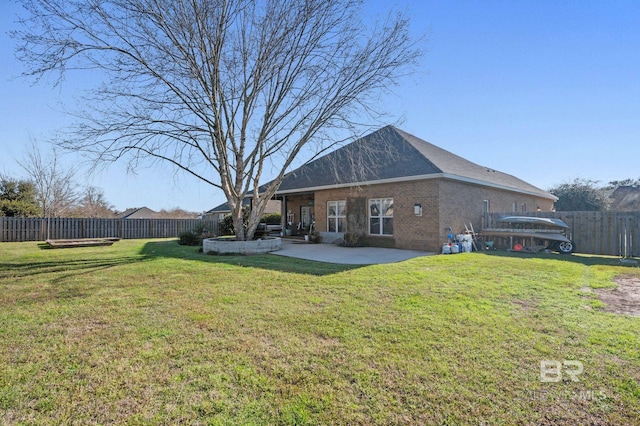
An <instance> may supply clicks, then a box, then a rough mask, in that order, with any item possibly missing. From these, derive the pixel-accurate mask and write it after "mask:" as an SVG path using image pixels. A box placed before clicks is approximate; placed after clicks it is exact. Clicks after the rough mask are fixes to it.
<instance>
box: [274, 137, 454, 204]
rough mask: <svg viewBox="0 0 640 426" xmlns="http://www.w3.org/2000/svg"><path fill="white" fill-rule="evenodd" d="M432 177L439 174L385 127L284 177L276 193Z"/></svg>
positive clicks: (423, 158)
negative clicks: (424, 176) (420, 176)
mask: <svg viewBox="0 0 640 426" xmlns="http://www.w3.org/2000/svg"><path fill="white" fill-rule="evenodd" d="M436 173H442V170H440V169H439V168H438V167H437V166H436V165H434V164H433V163H432V162H431V161H430V160H429V158H428V157H425V156H423V155H420V152H418V151H417V150H416V149H415V147H413V146H412V145H411V144H409V143H407V141H406V140H405V138H404V137H403V135H402V134H401V133H399V132H398V131H396V129H395V128H393V127H391V126H387V127H384V128H382V129H380V130H378V131H376V132H373V133H371V134H369V135H367V136H364V137H363V138H361V139H358V140H356V141H355V142H352V143H350V144H348V145H345V146H343V147H342V148H339V149H337V150H335V151H333V152H331V153H329V154H327V155H325V156H323V157H321V158H318V159H317V160H315V161H312V162H310V163H308V164H306V165H304V166H302V167H300V168H299V169H297V170H294V171H293V172H291V173H289V174H287V176H286V177H285V179H284V180H283V182H282V184H281V185H280V189H279V191H286V190H288V189H300V188H305V187H318V186H331V185H341V184H350V183H361V182H370V181H377V180H384V179H396V178H401V177H407V176H416V175H424V174H436Z"/></svg>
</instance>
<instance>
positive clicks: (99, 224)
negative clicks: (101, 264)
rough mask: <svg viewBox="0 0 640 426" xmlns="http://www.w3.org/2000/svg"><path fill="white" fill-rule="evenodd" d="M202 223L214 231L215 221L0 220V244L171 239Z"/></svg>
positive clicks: (1, 218)
mask: <svg viewBox="0 0 640 426" xmlns="http://www.w3.org/2000/svg"><path fill="white" fill-rule="evenodd" d="M202 224H204V226H205V227H206V229H208V230H209V231H210V232H212V233H215V232H217V231H218V222H217V221H216V220H206V221H205V220H201V219H88V218H23V217H0V242H18V241H44V240H47V239H56V240H57V239H77V238H109V237H117V238H123V239H135V238H172V237H177V236H178V235H179V234H180V233H182V232H185V231H189V230H192V229H194V228H196V227H197V226H201V225H202Z"/></svg>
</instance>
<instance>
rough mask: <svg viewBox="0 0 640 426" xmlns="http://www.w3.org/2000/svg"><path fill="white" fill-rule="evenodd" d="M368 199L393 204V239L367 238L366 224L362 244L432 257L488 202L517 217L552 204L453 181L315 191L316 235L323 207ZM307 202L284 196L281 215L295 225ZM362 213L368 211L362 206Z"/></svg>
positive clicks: (477, 223) (478, 217)
mask: <svg viewBox="0 0 640 426" xmlns="http://www.w3.org/2000/svg"><path fill="white" fill-rule="evenodd" d="M358 198H359V199H360V200H357V199H358ZM371 198H393V203H394V211H393V215H394V217H393V222H394V223H393V228H394V231H393V233H394V235H393V236H372V235H369V234H368V229H369V228H368V223H364V224H362V226H363V229H361V230H356V231H361V232H363V233H364V234H365V235H364V236H365V238H364V241H363V242H364V244H366V245H373V246H381V247H396V248H402V249H413V250H425V251H434V252H438V251H440V248H441V247H442V244H443V243H444V242H446V241H447V239H446V235H447V228H448V227H451V228H452V229H453V233H454V234H459V233H462V232H463V231H464V229H465V224H467V225H469V223H472V224H473V226H474V229H475V230H476V231H479V230H480V229H482V218H483V211H484V210H483V209H484V207H483V206H484V203H483V201H484V200H488V201H489V207H490V211H511V210H512V207H513V203H516V206H517V209H518V211H520V209H521V206H522V205H523V204H526V206H527V210H529V211H535V210H538V209H540V210H542V211H551V210H552V209H553V201H551V200H547V199H544V198H541V197H535V196H530V195H525V194H520V193H517V192H511V191H505V190H500V189H494V188H489V187H485V186H481V185H474V184H470V183H465V182H459V181H453V180H446V179H426V180H421V181H409V182H399V183H387V184H379V185H369V186H361V187H352V188H338V189H328V190H322V191H317V192H316V193H315V199H314V208H315V220H316V229H317V230H318V231H320V232H324V231H327V202H328V201H338V200H347V205H349V203H350V201H349V200H351V202H360V203H362V200H369V199H371ZM308 202H309V199H306V198H300V199H299V200H298V198H297V197H293V196H288V197H287V209H290V210H292V212H293V213H294V214H295V215H296V218H297V220H299V214H300V206H301V205H308ZM415 204H420V205H421V206H422V216H416V215H415V214H414V205H415ZM366 208H367V211H368V205H367V207H366ZM348 215H349V211H347V217H348ZM348 222H349V220H348ZM365 222H368V221H365ZM352 227H353V226H352V223H350V224H349V229H347V232H353V231H354V230H353V229H351V228H352Z"/></svg>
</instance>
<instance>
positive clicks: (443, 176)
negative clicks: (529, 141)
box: [276, 173, 558, 201]
mask: <svg viewBox="0 0 640 426" xmlns="http://www.w3.org/2000/svg"><path fill="white" fill-rule="evenodd" d="M427 179H450V180H456V181H459V182H466V183H471V184H474V185H482V186H488V187H490V188H496V189H501V190H504V191H511V192H519V193H521V194H527V195H533V196H536V197H542V198H547V199H550V200H553V201H557V200H558V198H557V197H555V196H553V195H552V196H545V195H543V194H540V193H537V192H533V191H526V190H522V189H516V188H511V187H509V186H504V185H499V184H495V183H491V182H486V181H483V180H479V179H473V178H468V177H464V176H458V175H452V174H449V173H432V174H428V175H415V176H404V177H398V178H390V179H378V180H369V181H364V182H354V183H340V184H335V185H322V186H310V187H307V188H298V189H286V190H283V191H281V190H278V191H276V195H287V194H297V193H299V192H313V191H323V190H327V189H339V188H349V187H351V186H368V185H380V184H384V183H398V182H411V181H415V180H427Z"/></svg>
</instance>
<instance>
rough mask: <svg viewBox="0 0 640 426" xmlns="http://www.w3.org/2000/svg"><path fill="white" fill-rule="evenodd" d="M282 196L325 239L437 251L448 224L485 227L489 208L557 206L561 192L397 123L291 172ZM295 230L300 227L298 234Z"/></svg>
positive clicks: (299, 221) (299, 223)
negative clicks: (462, 153) (475, 160)
mask: <svg viewBox="0 0 640 426" xmlns="http://www.w3.org/2000/svg"><path fill="white" fill-rule="evenodd" d="M276 198H277V199H279V200H281V201H282V211H283V218H284V219H285V220H286V221H288V222H290V223H292V224H293V227H294V228H296V229H297V230H300V231H302V232H304V230H305V228H306V227H307V225H308V224H309V223H311V222H313V221H315V226H316V231H317V232H320V234H321V235H322V236H323V241H324V242H334V241H336V240H338V241H339V240H342V239H344V240H345V241H346V242H347V243H351V244H357V245H371V246H381V247H396V248H405V249H417V250H427V251H437V250H439V248H440V247H441V245H442V243H443V242H445V241H446V235H447V234H448V228H452V230H453V232H454V233H461V232H462V231H463V230H464V229H465V224H466V225H468V224H470V223H471V224H473V226H474V228H475V229H476V230H479V229H481V226H482V218H483V216H484V213H485V212H490V211H551V210H552V209H553V204H554V201H555V200H556V197H555V196H553V195H552V194H550V193H549V192H546V191H543V190H541V189H539V188H537V187H535V186H533V185H531V184H529V183H527V182H524V181H523V180H521V179H518V178H516V177H514V176H511V175H508V174H505V173H502V172H499V171H497V170H493V169H491V168H487V167H483V166H479V165H477V164H475V163H472V162H470V161H468V160H465V159H464V158H462V157H459V156H457V155H455V154H452V153H450V152H448V151H446V150H444V149H442V148H439V147H437V146H435V145H432V144H430V143H428V142H426V141H424V140H422V139H419V138H417V137H415V136H412V135H410V134H408V133H406V132H403V131H402V130H399V129H396V128H394V127H392V126H387V127H384V128H382V129H380V130H378V131H376V132H374V133H371V134H369V135H367V136H365V137H363V138H361V139H358V140H356V141H355V142H353V143H351V144H348V145H345V146H344V147H342V148H339V149H337V150H335V151H333V152H331V153H329V154H327V155H325V156H323V157H320V158H318V159H316V160H315V161H312V162H310V163H307V164H306V165H304V166H302V167H300V168H299V169H297V170H295V171H293V172H291V173H289V174H288V175H287V176H286V177H285V179H284V181H283V182H282V185H281V186H280V188H279V190H278V192H277V194H276ZM294 232H295V231H294Z"/></svg>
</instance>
